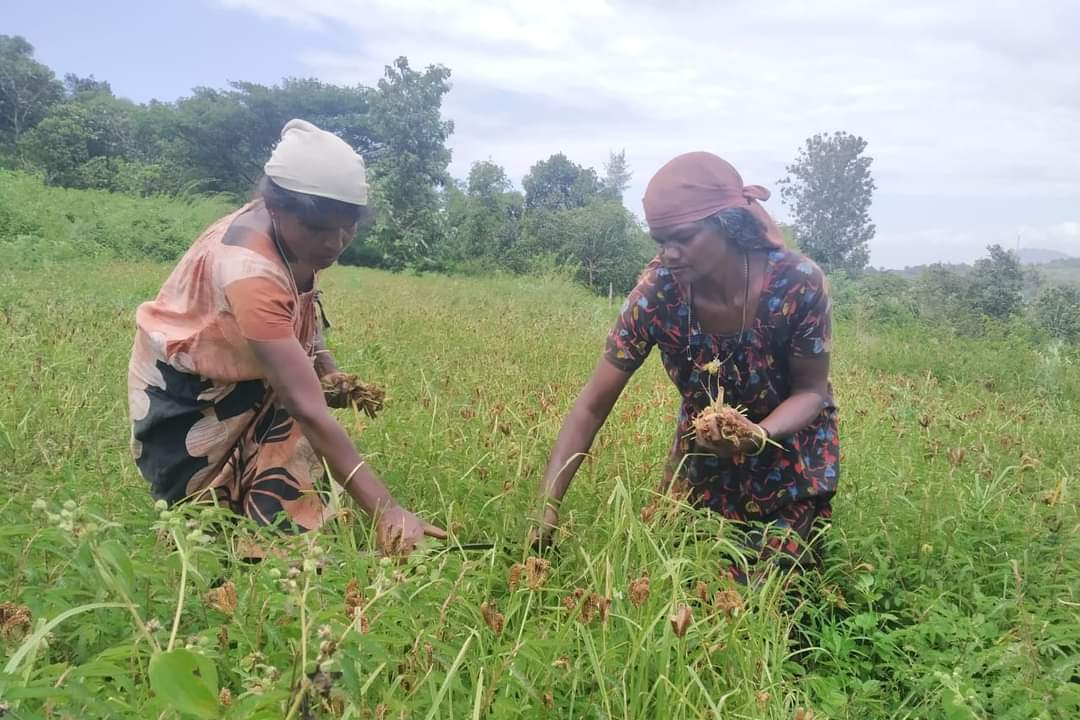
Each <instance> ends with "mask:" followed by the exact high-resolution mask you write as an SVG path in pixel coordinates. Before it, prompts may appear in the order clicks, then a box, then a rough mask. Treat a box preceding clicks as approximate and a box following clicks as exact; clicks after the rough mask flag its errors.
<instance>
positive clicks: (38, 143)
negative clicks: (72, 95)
mask: <svg viewBox="0 0 1080 720" xmlns="http://www.w3.org/2000/svg"><path fill="white" fill-rule="evenodd" d="M135 110H136V108H135V106H134V105H133V104H132V103H130V102H128V101H126V100H120V99H118V98H115V97H113V95H112V94H111V93H107V92H102V91H95V92H91V93H85V94H82V95H80V96H79V97H78V98H77V99H75V100H71V101H69V102H65V103H61V104H59V105H56V106H55V107H54V108H53V109H52V111H51V112H50V113H49V115H48V116H47V117H46V118H45V119H44V120H42V121H41V122H40V123H38V124H37V126H36V127H35V128H34V129H33V130H30V131H29V132H28V133H26V134H25V136H24V137H23V141H22V143H21V144H22V147H23V149H24V154H25V157H26V159H27V160H29V161H30V162H32V163H33V164H34V165H35V166H36V167H38V168H39V169H41V170H42V171H43V172H44V174H45V181H46V182H47V183H49V184H51V185H63V186H65V187H75V188H100V189H105V190H118V189H121V188H120V187H119V186H118V182H119V178H118V174H119V173H120V171H121V169H122V168H124V167H125V165H124V163H123V162H122V161H123V160H124V159H125V158H126V156H127V155H128V153H129V148H130V130H131V119H132V114H133V113H134V112H135Z"/></svg>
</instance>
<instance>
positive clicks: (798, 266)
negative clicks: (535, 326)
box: [539, 152, 840, 579]
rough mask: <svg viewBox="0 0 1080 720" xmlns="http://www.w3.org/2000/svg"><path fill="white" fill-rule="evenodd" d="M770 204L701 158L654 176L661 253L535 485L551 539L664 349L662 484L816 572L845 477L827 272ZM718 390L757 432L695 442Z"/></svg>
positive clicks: (778, 555)
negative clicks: (675, 404) (787, 241)
mask: <svg viewBox="0 0 1080 720" xmlns="http://www.w3.org/2000/svg"><path fill="white" fill-rule="evenodd" d="M768 197H769V192H768V190H766V189H765V188H763V187H760V186H757V185H743V182H742V178H741V177H740V176H739V173H738V172H737V171H736V170H735V168H734V167H732V166H731V165H730V164H729V163H727V162H726V161H724V160H722V159H721V158H719V157H717V156H715V155H712V154H709V153H704V152H695V153H688V154H686V155H680V156H679V157H677V158H675V159H674V160H672V161H671V162H669V163H668V164H667V165H665V166H664V167H663V168H661V169H660V171H659V172H657V173H656V175H655V176H654V177H653V178H652V180H651V181H650V182H649V185H648V188H647V189H646V191H645V198H644V205H645V219H646V221H647V222H648V225H649V231H650V233H651V234H652V236H653V238H654V239H655V240H656V243H657V247H658V249H659V254H658V255H657V257H656V258H655V259H654V260H653V261H652V262H650V263H649V265H648V267H646V268H645V272H644V273H643V274H642V276H641V279H640V280H639V281H638V284H637V287H635V288H634V290H633V291H632V292H631V293H630V295H629V297H628V298H627V300H626V303H625V305H624V306H623V309H622V311H621V313H620V314H619V318H618V320H617V321H616V323H615V327H614V328H613V329H612V331H611V333H610V335H609V336H608V340H607V346H606V348H605V350H604V353H603V357H602V358H601V360H600V362H599V364H598V365H597V367H596V370H595V371H594V372H593V375H592V377H591V378H590V379H589V381H588V383H587V384H586V385H585V387H584V389H583V390H582V391H581V394H580V395H579V396H578V398H577V401H576V402H575V404H574V407H573V409H572V410H571V411H570V414H569V415H568V416H567V418H566V420H565V421H564V422H563V426H562V430H561V431H560V433H559V436H558V439H557V440H556V442H555V446H554V448H553V449H552V452H551V457H550V459H549V460H548V464H547V468H546V470H545V472H544V477H543V480H542V481H541V495H542V499H543V518H542V520H541V525H540V535H539V539H540V540H541V542H543V543H546V542H547V541H549V539H550V536H551V532H552V530H554V528H555V527H556V526H557V524H558V519H559V513H558V505H559V502H560V501H561V500H562V497H563V495H564V494H565V493H566V490H567V488H568V487H569V485H570V481H571V479H572V478H573V477H574V473H575V472H576V471H577V469H578V466H579V465H580V464H581V461H582V459H583V458H584V456H585V454H586V453H587V452H588V450H589V448H590V446H591V445H592V441H593V438H594V437H595V436H596V433H597V431H598V430H599V429H600V427H601V426H602V425H603V424H604V421H605V420H606V419H607V417H608V414H609V413H610V412H611V408H612V406H614V404H615V401H616V400H617V399H618V397H619V394H620V393H621V392H622V390H623V388H624V387H625V386H626V383H627V381H628V380H629V379H630V376H631V375H632V374H633V373H634V371H635V370H637V368H639V367H640V366H641V364H642V363H643V362H644V361H645V359H646V357H647V356H648V354H649V352H650V351H651V350H652V348H653V347H654V346H656V347H657V348H658V349H659V351H660V358H661V360H662V361H663V364H664V368H665V370H667V374H668V376H669V377H670V378H671V380H672V382H673V383H674V384H675V387H676V388H677V389H678V391H679V394H680V395H681V398H682V405H681V407H680V410H679V416H678V424H677V427H676V429H675V437H674V442H673V444H672V447H671V453H670V457H669V461H668V464H667V470H666V472H665V482H664V487H665V489H670V490H673V491H676V492H681V493H683V495H682V496H683V497H688V499H689V500H690V502H692V503H693V504H695V505H697V506H700V507H707V508H709V509H711V510H714V511H716V512H719V513H721V514H722V515H723V516H724V517H727V518H730V519H732V520H735V521H738V522H739V523H740V525H741V526H742V527H743V529H745V530H746V531H747V532H748V535H747V537H748V546H749V547H750V549H751V550H752V554H754V555H757V557H758V558H760V559H765V558H770V559H772V560H773V561H776V562H777V563H778V564H780V565H782V566H790V565H792V564H793V563H799V564H801V565H803V566H805V565H807V564H808V563H810V562H812V559H813V557H814V554H807V553H806V552H805V550H806V549H807V548H808V547H809V546H810V541H811V540H813V539H814V538H813V535H814V530H815V528H816V527H817V526H819V524H820V522H819V521H822V520H824V519H827V518H829V517H830V515H831V506H830V500H831V498H832V496H833V493H834V492H835V491H836V483H837V479H838V476H839V470H840V466H839V457H840V447H839V439H838V436H837V423H836V408H835V405H834V404H833V397H832V388H831V386H830V384H829V353H830V345H831V326H830V302H829V296H828V290H827V286H826V281H825V276H824V275H823V274H822V272H821V270H820V269H819V268H818V266H817V265H815V264H814V263H813V262H811V261H810V260H808V259H807V258H806V257H804V256H803V255H801V254H799V253H798V252H796V251H794V250H789V249H787V248H785V247H784V243H783V238H782V236H781V234H780V231H779V230H778V228H777V227H776V224H775V223H774V222H773V221H772V219H771V218H770V217H769V215H768V213H766V212H765V209H764V208H763V207H761V205H760V204H759V202H758V201H760V200H767V199H768ZM721 393H722V397H723V399H724V401H725V402H726V403H727V404H729V405H734V406H743V407H745V408H746V409H747V410H746V412H747V416H748V417H749V419H750V420H751V421H753V423H754V424H755V427H754V437H752V438H750V439H747V440H744V441H741V442H738V443H734V442H728V441H725V440H719V441H718V442H715V443H706V442H702V441H701V440H699V439H698V438H697V437H696V436H695V433H694V430H693V420H694V418H695V417H696V416H697V415H698V413H700V412H701V411H702V410H703V409H704V408H705V407H707V406H708V405H709V403H710V401H711V400H712V399H714V398H716V397H719V396H721ZM765 526H769V527H771V528H772V529H773V531H770V532H767V533H763V532H762V529H763V528H764V527H765ZM775 531H779V532H775ZM752 559H753V558H752ZM732 573H733V575H734V576H735V577H737V578H740V579H741V574H740V573H739V572H738V571H735V570H733V571H732Z"/></svg>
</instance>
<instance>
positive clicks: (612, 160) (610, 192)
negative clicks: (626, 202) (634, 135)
mask: <svg viewBox="0 0 1080 720" xmlns="http://www.w3.org/2000/svg"><path fill="white" fill-rule="evenodd" d="M633 177H634V173H632V172H630V166H629V165H628V164H627V162H626V150H620V151H619V152H615V151H614V150H612V151H611V152H609V153H608V161H607V162H606V163H604V181H603V187H604V189H603V194H604V197H606V198H608V199H610V200H616V201H618V202H622V200H623V194H624V193H625V192H626V189H627V188H628V187H630V180H631V178H633Z"/></svg>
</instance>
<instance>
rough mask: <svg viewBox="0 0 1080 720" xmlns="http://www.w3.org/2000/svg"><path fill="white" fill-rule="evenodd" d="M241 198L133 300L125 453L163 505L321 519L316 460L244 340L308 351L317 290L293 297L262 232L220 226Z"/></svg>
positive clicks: (308, 522) (300, 522) (303, 525)
mask: <svg viewBox="0 0 1080 720" xmlns="http://www.w3.org/2000/svg"><path fill="white" fill-rule="evenodd" d="M251 207H252V206H251V205H249V206H245V207H243V208H241V209H240V210H237V211H236V212H235V213H233V214H231V215H228V216H226V217H224V218H222V219H221V220H219V221H218V222H216V223H214V224H213V225H212V226H211V227H210V228H208V229H207V230H206V231H205V232H204V233H203V234H202V236H200V237H199V239H198V240H196V242H195V244H194V245H192V247H191V248H190V249H189V250H188V252H187V253H186V254H185V255H184V257H183V258H182V259H181V260H180V262H179V264H178V265H177V266H176V268H175V269H174V270H173V272H172V274H171V275H170V276H169V278H168V280H166V282H165V284H164V285H163V286H162V288H161V291H160V292H159V293H158V296H157V298H156V299H155V300H153V301H152V302H147V303H144V304H142V305H141V306H139V308H138V310H137V311H136V314H135V322H136V326H137V330H136V333H135V343H134V347H133V349H132V353H131V361H130V363H129V366H128V404H129V410H130V416H131V423H132V439H131V444H132V452H133V454H134V456H135V462H136V465H137V466H138V468H139V472H140V473H141V474H142V476H143V477H144V478H145V479H146V480H147V481H148V482H149V484H150V489H151V493H152V494H153V496H154V497H155V498H157V499H163V500H166V501H167V502H168V503H169V504H170V505H171V504H173V503H176V502H180V501H182V500H189V499H200V498H201V499H207V498H208V497H209V496H210V494H211V493H213V495H214V496H215V497H216V499H217V501H218V502H220V503H222V504H224V505H226V506H228V507H230V508H232V509H233V510H234V511H236V512H237V513H241V514H245V515H247V516H249V517H251V518H252V519H254V520H255V521H256V522H258V523H260V524H271V523H277V522H280V523H281V524H282V525H283V526H284V527H285V528H287V529H290V530H310V529H314V528H317V527H319V526H320V525H321V524H322V523H323V522H324V521H325V519H326V518H327V517H328V514H329V513H328V511H327V508H326V504H325V502H324V498H323V497H321V496H320V494H319V493H318V492H317V491H316V489H315V486H314V483H315V482H316V481H317V479H318V478H320V477H321V476H322V472H323V471H322V466H321V464H320V462H319V460H318V457H317V456H316V455H315V452H314V451H313V450H312V448H311V445H310V444H309V443H308V441H307V439H306V438H305V437H304V435H303V433H302V432H301V430H300V427H299V425H297V423H295V422H294V421H293V419H292V418H291V417H290V416H289V414H288V412H286V411H285V409H284V408H283V407H281V405H280V404H279V403H278V402H276V401H275V397H274V392H273V390H272V389H271V387H270V385H269V384H268V383H267V382H266V379H265V378H264V377H263V373H262V370H261V369H260V367H259V364H258V362H257V361H256V358H255V355H254V353H253V352H252V350H251V347H250V344H249V341H251V340H279V339H283V338H288V337H295V338H296V339H297V340H298V341H299V342H300V344H301V345H302V346H303V347H304V349H305V350H306V351H307V352H308V354H309V355H311V357H312V362H313V363H314V349H315V345H316V342H317V340H318V338H319V335H320V333H321V328H320V326H319V324H318V322H317V320H316V317H317V314H316V303H317V291H316V290H315V289H314V288H313V289H312V291H310V292H307V293H303V294H298V293H297V292H296V291H295V290H294V286H293V284H292V281H291V277H290V275H289V270H288V269H287V267H286V266H285V264H284V262H283V260H282V259H281V257H280V255H279V254H278V253H277V250H276V248H275V246H274V243H273V241H272V240H271V239H270V237H269V236H267V235H264V234H255V233H253V232H251V231H246V232H245V233H242V234H243V235H244V242H243V244H240V243H239V242H238V233H230V232H229V228H230V226H231V225H232V223H233V221H234V220H235V219H236V218H237V217H239V216H240V215H241V214H242V213H243V212H245V211H246V210H248V209H250V208H251Z"/></svg>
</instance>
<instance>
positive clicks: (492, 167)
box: [467, 160, 513, 200]
mask: <svg viewBox="0 0 1080 720" xmlns="http://www.w3.org/2000/svg"><path fill="white" fill-rule="evenodd" d="M467 187H468V190H467V192H468V193H469V195H470V196H471V197H476V198H482V199H485V200H489V199H491V198H495V197H498V196H499V195H501V194H503V193H506V192H509V191H510V189H511V188H512V187H513V183H511V182H510V176H509V175H507V174H506V170H504V169H503V168H502V167H501V166H500V165H496V164H495V163H493V162H491V161H490V160H482V161H480V162H475V163H473V165H472V167H471V168H469V179H468V185H467Z"/></svg>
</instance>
